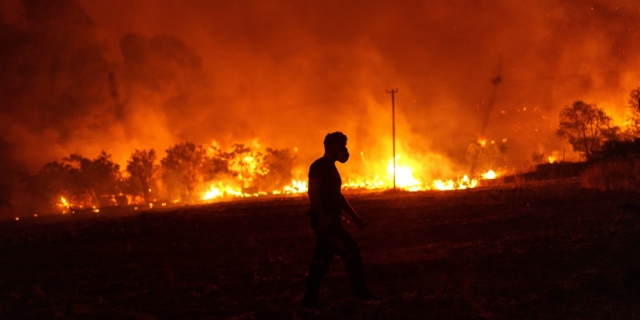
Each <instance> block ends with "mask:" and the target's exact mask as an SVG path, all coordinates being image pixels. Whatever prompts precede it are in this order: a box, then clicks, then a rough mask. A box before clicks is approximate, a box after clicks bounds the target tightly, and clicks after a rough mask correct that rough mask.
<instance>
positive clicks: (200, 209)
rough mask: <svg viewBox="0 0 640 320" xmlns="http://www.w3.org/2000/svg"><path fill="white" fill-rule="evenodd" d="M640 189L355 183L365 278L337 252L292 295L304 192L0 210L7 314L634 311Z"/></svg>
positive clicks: (305, 245)
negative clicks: (357, 279) (352, 281)
mask: <svg viewBox="0 0 640 320" xmlns="http://www.w3.org/2000/svg"><path fill="white" fill-rule="evenodd" d="M639 198H640V197H638V195H637V194H632V193H621V192H602V191H598V190H590V189H581V188H579V187H578V183H577V182H576V181H572V180H562V181H550V182H549V181H548V182H544V183H537V184H529V185H505V186H501V187H491V188H478V189H474V190H463V191H453V192H421V193H392V192H386V193H378V194H361V195H351V196H350V199H351V203H352V205H353V206H354V207H355V208H356V210H358V211H359V212H360V214H361V215H362V216H363V217H364V218H365V220H367V221H368V223H369V225H368V227H367V229H365V230H363V231H360V232H358V231H357V230H355V228H353V225H352V224H349V225H348V228H349V230H350V231H352V234H354V236H355V238H356V239H357V240H358V241H359V243H360V246H361V249H362V251H363V256H364V259H365V264H366V270H367V276H368V282H369V284H370V286H371V288H372V291H373V292H374V293H375V294H377V295H380V296H382V297H384V298H385V300H383V301H382V302H378V303H364V302H360V301H356V300H354V299H352V298H351V297H350V289H349V284H348V279H347V276H346V273H345V268H344V265H343V264H342V262H341V261H340V260H339V259H337V258H336V260H335V261H334V264H333V265H332V267H331V269H330V271H329V273H328V274H327V276H326V278H325V280H324V283H323V288H322V291H321V299H322V301H323V302H326V303H327V304H328V305H327V307H326V309H324V310H320V311H309V310H304V309H302V308H300V306H299V302H300V298H301V295H302V291H303V289H304V281H305V274H306V270H307V266H308V263H309V262H310V258H311V251H312V246H313V239H314V238H313V234H312V231H311V230H310V229H309V227H308V221H307V217H306V215H305V214H304V212H305V210H306V208H307V206H308V204H307V203H308V202H307V200H306V198H304V197H298V198H284V199H263V200H253V201H241V202H233V203H218V204H211V205H205V206H197V207H196V206H192V207H182V208H178V209H172V210H165V211H147V212H144V213H136V214H122V215H119V216H118V215H115V214H111V215H102V216H90V215H85V216H71V217H67V216H64V217H62V216H60V217H49V218H44V219H43V218H31V219H22V220H20V221H3V222H0V318H2V319H28V318H33V319H47V318H70V319H114V318H118V319H121V318H124V319H183V318H186V319H191V318H196V319H199V318H204V319H207V318H209V319H227V318H235V319H264V318H270V319H271V318H274V319H287V318H288V319H326V318H349V319H424V318H431V319H578V318H580V319H604V318H608V319H634V318H636V319H640V199H639Z"/></svg>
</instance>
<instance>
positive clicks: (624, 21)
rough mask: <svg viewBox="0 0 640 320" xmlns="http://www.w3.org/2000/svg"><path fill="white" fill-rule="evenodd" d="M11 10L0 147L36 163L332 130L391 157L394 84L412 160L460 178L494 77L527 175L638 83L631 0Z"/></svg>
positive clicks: (290, 139) (95, 4) (32, 5)
mask: <svg viewBox="0 0 640 320" xmlns="http://www.w3.org/2000/svg"><path fill="white" fill-rule="evenodd" d="M0 8H1V9H2V14H1V15H0V16H1V17H2V24H1V26H0V40H1V41H2V43H3V44H7V45H3V46H2V48H0V68H1V69H0V71H2V73H1V74H0V79H1V81H2V84H3V85H2V88H0V90H1V91H0V92H1V94H2V100H3V107H2V111H0V121H1V122H0V124H1V125H2V128H0V137H2V138H3V139H4V140H5V141H7V142H8V143H11V144H12V145H14V146H15V148H14V149H13V151H11V154H12V156H13V157H14V158H15V159H17V160H18V161H21V162H24V163H25V164H26V167H27V168H28V169H30V170H35V169H37V168H39V166H41V165H42V164H43V163H44V162H47V161H50V160H53V159H57V158H60V157H62V156H65V155H68V154H69V153H71V152H81V153H83V154H84V155H86V156H88V157H92V156H94V155H95V154H97V153H98V152H99V151H100V150H105V151H107V152H109V153H112V154H114V158H115V159H116V160H117V161H120V162H124V161H125V160H126V158H127V157H128V155H129V153H130V152H131V151H132V150H133V149H134V148H139V149H141V148H151V147H154V148H156V149H157V150H159V151H160V152H162V150H164V149H166V148H167V147H168V146H169V145H171V144H173V143H176V142H180V141H186V140H189V141H193V142H196V143H209V142H211V141H212V140H216V141H218V142H220V143H222V144H229V143H233V142H246V141H251V140H253V139H255V138H258V139H259V142H260V143H261V144H262V145H263V146H270V147H275V148H285V147H298V148H299V149H300V154H299V158H300V159H301V162H305V161H309V160H310V159H312V158H313V157H315V156H318V155H319V154H320V153H321V152H322V150H321V144H320V141H322V138H323V136H324V134H326V133H327V132H330V131H335V130H343V131H345V132H346V133H347V134H348V135H349V138H350V139H349V146H350V148H351V150H352V152H356V153H358V152H360V151H363V152H364V154H365V156H368V157H370V158H376V157H379V158H382V157H384V158H388V157H390V139H391V133H390V126H391V119H390V110H389V109H390V96H389V95H388V94H386V93H385V90H388V89H391V88H396V87H397V88H399V89H400V92H399V93H398V95H397V96H396V98H397V100H396V107H397V134H398V144H399V148H400V150H401V151H402V152H403V153H404V154H411V155H412V156H413V157H416V158H418V159H417V161H421V162H423V163H426V165H427V166H428V165H429V164H428V162H429V161H436V162H437V161H442V163H441V164H440V163H435V164H433V166H438V165H439V164H440V166H443V165H447V166H452V167H456V168H458V169H460V170H463V169H464V168H466V166H467V164H466V163H465V157H464V156H465V154H464V153H465V150H466V148H467V146H468V145H469V143H470V142H471V141H473V140H475V139H476V138H478V135H479V133H480V132H479V131H480V126H481V122H482V118H483V115H484V112H485V108H486V105H487V100H488V99H489V96H490V92H491V89H492V87H491V83H490V79H491V78H492V77H494V76H496V75H497V73H500V75H501V76H502V79H503V82H502V83H501V84H500V85H499V86H498V89H497V94H496V100H495V105H494V106H493V109H492V113H491V116H490V120H489V125H488V127H487V131H486V132H485V137H484V138H487V139H490V140H494V139H495V140H502V139H505V138H506V139H507V141H508V142H507V143H508V148H509V153H508V159H507V162H506V163H504V164H502V165H505V166H507V167H508V168H518V169H520V168H523V167H526V166H527V165H529V164H530V161H529V160H530V157H531V154H532V152H534V151H536V152H545V153H551V152H553V151H556V152H561V151H562V150H565V149H566V150H567V154H570V153H571V152H570V147H569V146H568V145H566V143H564V142H563V141H560V140H559V139H558V138H556V137H555V135H554V134H553V132H554V130H555V128H556V127H557V122H558V120H557V116H558V111H559V110H560V109H561V108H562V107H564V106H566V105H569V104H571V103H572V102H573V101H574V100H578V99H581V100H585V101H587V102H594V103H597V104H598V105H600V106H603V107H605V108H606V110H607V112H609V113H610V114H611V115H612V116H614V119H616V120H618V121H620V120H622V119H623V117H624V112H625V109H624V107H625V105H626V104H625V100H626V96H627V94H628V92H629V91H630V90H631V89H632V88H635V87H637V86H638V85H640V70H638V68H637V66H638V65H640V64H639V62H640V58H639V56H638V54H637V52H640V41H639V40H640V30H639V29H640V28H639V27H638V24H637V21H639V18H640V5H639V4H637V3H636V2H634V1H623V0H620V1H589V2H584V1H578V0H575V1H560V0H544V1H521V2H513V1H507V0H504V1H462V0H454V1H424V2H419V1H414V2H409V3H397V2H392V1H382V0H380V1H362V2H358V1H356V2H348V3H345V2H343V1H323V2H318V3H310V2H300V1H292V0H291V1H288V0H283V1H269V2H260V1H225V2H219V1H196V0H189V1H181V2H175V1H168V0H161V1H156V0H154V1H151V0H138V1H124V0H113V1H89V0H86V1H82V0H79V2H76V1H73V0H50V1H44V0H25V1H21V2H19V3H17V2H16V1H8V2H7V3H6V4H4V5H3V6H1V7H0ZM429 154H439V155H441V156H440V157H434V156H429ZM438 159H440V160H438ZM443 159H444V160H443ZM357 164H358V163H357V162H355V163H354V164H353V165H352V167H351V169H345V170H356V169H355V168H356V167H357V166H356V165H357ZM452 170H453V169H452ZM453 171H455V170H453Z"/></svg>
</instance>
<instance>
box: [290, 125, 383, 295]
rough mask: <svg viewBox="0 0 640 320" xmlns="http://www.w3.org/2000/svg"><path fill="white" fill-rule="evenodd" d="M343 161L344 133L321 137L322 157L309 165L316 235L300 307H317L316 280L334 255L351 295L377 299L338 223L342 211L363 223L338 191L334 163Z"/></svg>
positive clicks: (359, 258)
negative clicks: (344, 269) (346, 276)
mask: <svg viewBox="0 0 640 320" xmlns="http://www.w3.org/2000/svg"><path fill="white" fill-rule="evenodd" d="M347 160H349V151H348V150H347V136H346V135H344V134H343V133H342V132H334V133H330V134H328V135H327V136H326V137H325V139H324V156H323V157H322V158H320V159H318V160H316V161H315V162H313V164H311V167H310V168H309V191H308V194H309V200H310V202H311V210H309V212H308V214H309V216H310V220H311V227H312V228H313V231H314V232H315V235H316V246H315V250H314V252H313V261H312V263H311V266H310V267H309V276H308V278H307V288H306V291H305V293H304V298H303V300H302V304H303V306H305V307H308V308H314V307H318V290H319V289H320V283H321V282H322V277H323V276H324V274H325V273H326V272H327V270H328V269H329V266H330V265H331V261H332V260H333V256H334V254H337V255H338V256H340V258H341V259H342V260H343V261H344V263H345V265H346V267H347V273H348V274H349V280H350V281H351V288H352V290H353V295H354V297H355V298H357V299H361V300H365V301H372V300H378V299H379V298H378V297H376V296H374V295H372V294H371V293H370V292H369V288H367V285H366V282H365V277H364V265H363V261H362V256H361V255H360V247H359V246H358V243H357V242H356V240H355V239H354V238H353V237H352V236H351V234H349V232H348V231H347V230H346V229H345V228H344V227H343V226H342V223H341V222H340V215H341V214H342V211H344V212H346V213H347V214H348V215H349V216H351V219H352V220H353V222H354V223H355V224H356V226H357V227H358V229H359V230H362V228H364V225H365V224H364V221H363V220H362V218H360V216H359V215H358V214H357V213H356V211H355V210H353V208H352V207H351V205H350V204H349V202H347V199H346V198H345V197H344V195H342V192H341V191H340V189H341V187H342V179H341V178H340V173H338V169H337V168H336V165H335V162H336V161H340V162H341V163H345V162H347Z"/></svg>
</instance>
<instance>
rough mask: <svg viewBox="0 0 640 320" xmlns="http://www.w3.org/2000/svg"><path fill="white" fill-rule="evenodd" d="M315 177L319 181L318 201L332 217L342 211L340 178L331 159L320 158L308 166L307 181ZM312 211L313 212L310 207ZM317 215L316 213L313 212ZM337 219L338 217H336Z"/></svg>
mask: <svg viewBox="0 0 640 320" xmlns="http://www.w3.org/2000/svg"><path fill="white" fill-rule="evenodd" d="M311 177H315V178H316V179H318V180H319V181H320V201H321V202H322V208H323V209H324V210H325V212H326V213H327V214H329V215H331V216H332V217H333V218H334V219H336V218H339V217H340V213H342V206H341V202H342V193H340V188H341V187H342V179H341V178H340V173H339V172H338V169H337V168H336V165H335V163H334V162H333V161H331V160H327V159H325V158H320V159H318V160H316V161H314V162H313V163H312V164H311V167H310V168H309V181H311ZM311 211H312V213H315V212H314V210H313V208H311ZM315 214H316V215H317V213H315ZM338 221H339V219H338Z"/></svg>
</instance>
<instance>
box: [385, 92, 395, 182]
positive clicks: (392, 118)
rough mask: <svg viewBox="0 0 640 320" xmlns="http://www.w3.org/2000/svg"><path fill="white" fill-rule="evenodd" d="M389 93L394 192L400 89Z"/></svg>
mask: <svg viewBox="0 0 640 320" xmlns="http://www.w3.org/2000/svg"><path fill="white" fill-rule="evenodd" d="M387 93H390V94H391V127H392V131H391V132H392V139H391V140H392V141H393V190H395V189H396V106H395V94H396V93H398V88H396V89H391V91H389V90H387Z"/></svg>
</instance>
